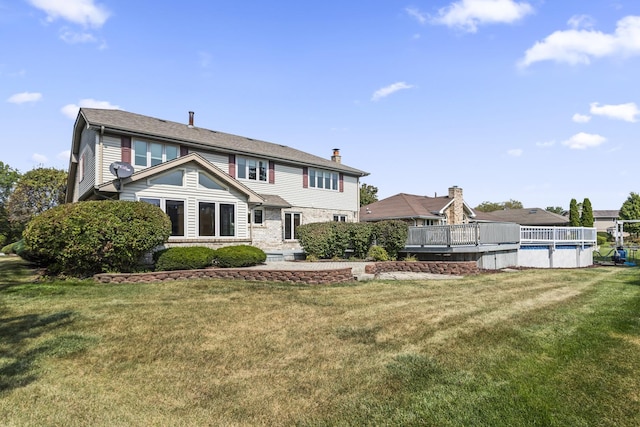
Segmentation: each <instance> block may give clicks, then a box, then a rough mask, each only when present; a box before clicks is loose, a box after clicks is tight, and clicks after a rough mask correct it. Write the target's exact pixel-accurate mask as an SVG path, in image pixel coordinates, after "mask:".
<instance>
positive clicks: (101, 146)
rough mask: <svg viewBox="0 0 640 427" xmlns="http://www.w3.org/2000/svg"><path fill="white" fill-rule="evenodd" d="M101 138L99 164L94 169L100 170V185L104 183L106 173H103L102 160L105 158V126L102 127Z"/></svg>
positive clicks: (99, 139)
mask: <svg viewBox="0 0 640 427" xmlns="http://www.w3.org/2000/svg"><path fill="white" fill-rule="evenodd" d="M99 135H100V136H99V137H98V153H97V156H96V157H97V159H98V162H97V164H96V165H94V168H96V169H98V182H99V183H100V184H103V183H104V173H103V171H102V169H103V168H102V159H103V157H104V152H103V150H104V142H103V138H104V125H102V126H100V134H99Z"/></svg>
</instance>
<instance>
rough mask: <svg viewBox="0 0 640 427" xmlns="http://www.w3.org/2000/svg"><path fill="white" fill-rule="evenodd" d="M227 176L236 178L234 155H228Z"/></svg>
mask: <svg viewBox="0 0 640 427" xmlns="http://www.w3.org/2000/svg"><path fill="white" fill-rule="evenodd" d="M229 175H231V176H232V177H234V178H235V177H236V155H235V154H229Z"/></svg>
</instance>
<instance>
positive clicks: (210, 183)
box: [198, 172, 226, 190]
mask: <svg viewBox="0 0 640 427" xmlns="http://www.w3.org/2000/svg"><path fill="white" fill-rule="evenodd" d="M198 184H200V185H201V186H202V187H204V188H208V189H209V190H226V188H224V187H223V186H222V185H220V184H218V183H217V182H216V181H214V180H213V179H211V178H209V176H208V175H206V174H204V173H202V172H199V173H198Z"/></svg>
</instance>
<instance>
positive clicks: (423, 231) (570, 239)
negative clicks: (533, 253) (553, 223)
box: [406, 223, 597, 247]
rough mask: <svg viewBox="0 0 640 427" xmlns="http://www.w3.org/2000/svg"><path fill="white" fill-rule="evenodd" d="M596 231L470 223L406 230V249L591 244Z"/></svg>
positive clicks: (593, 242)
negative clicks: (408, 247)
mask: <svg viewBox="0 0 640 427" xmlns="http://www.w3.org/2000/svg"><path fill="white" fill-rule="evenodd" d="M596 236H597V234H596V229H595V228H587V227H532V226H520V225H518V224H513V223H472V224H461V225H431V226H425V227H409V236H408V238H407V244H406V245H407V246H446V247H452V246H479V245H499V244H509V243H516V244H517V243H520V244H521V245H548V246H553V247H555V246H556V245H569V244H571V245H576V244H577V245H583V246H584V245H594V244H595V243H596V240H597V239H596Z"/></svg>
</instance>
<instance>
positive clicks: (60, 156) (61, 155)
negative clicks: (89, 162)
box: [56, 150, 71, 160]
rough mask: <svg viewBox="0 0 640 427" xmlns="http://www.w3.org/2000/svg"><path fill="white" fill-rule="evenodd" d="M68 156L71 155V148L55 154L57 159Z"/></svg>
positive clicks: (67, 158)
mask: <svg viewBox="0 0 640 427" xmlns="http://www.w3.org/2000/svg"><path fill="white" fill-rule="evenodd" d="M69 156H71V150H64V151H61V152H59V153H58V154H57V155H56V159H58V160H69Z"/></svg>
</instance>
